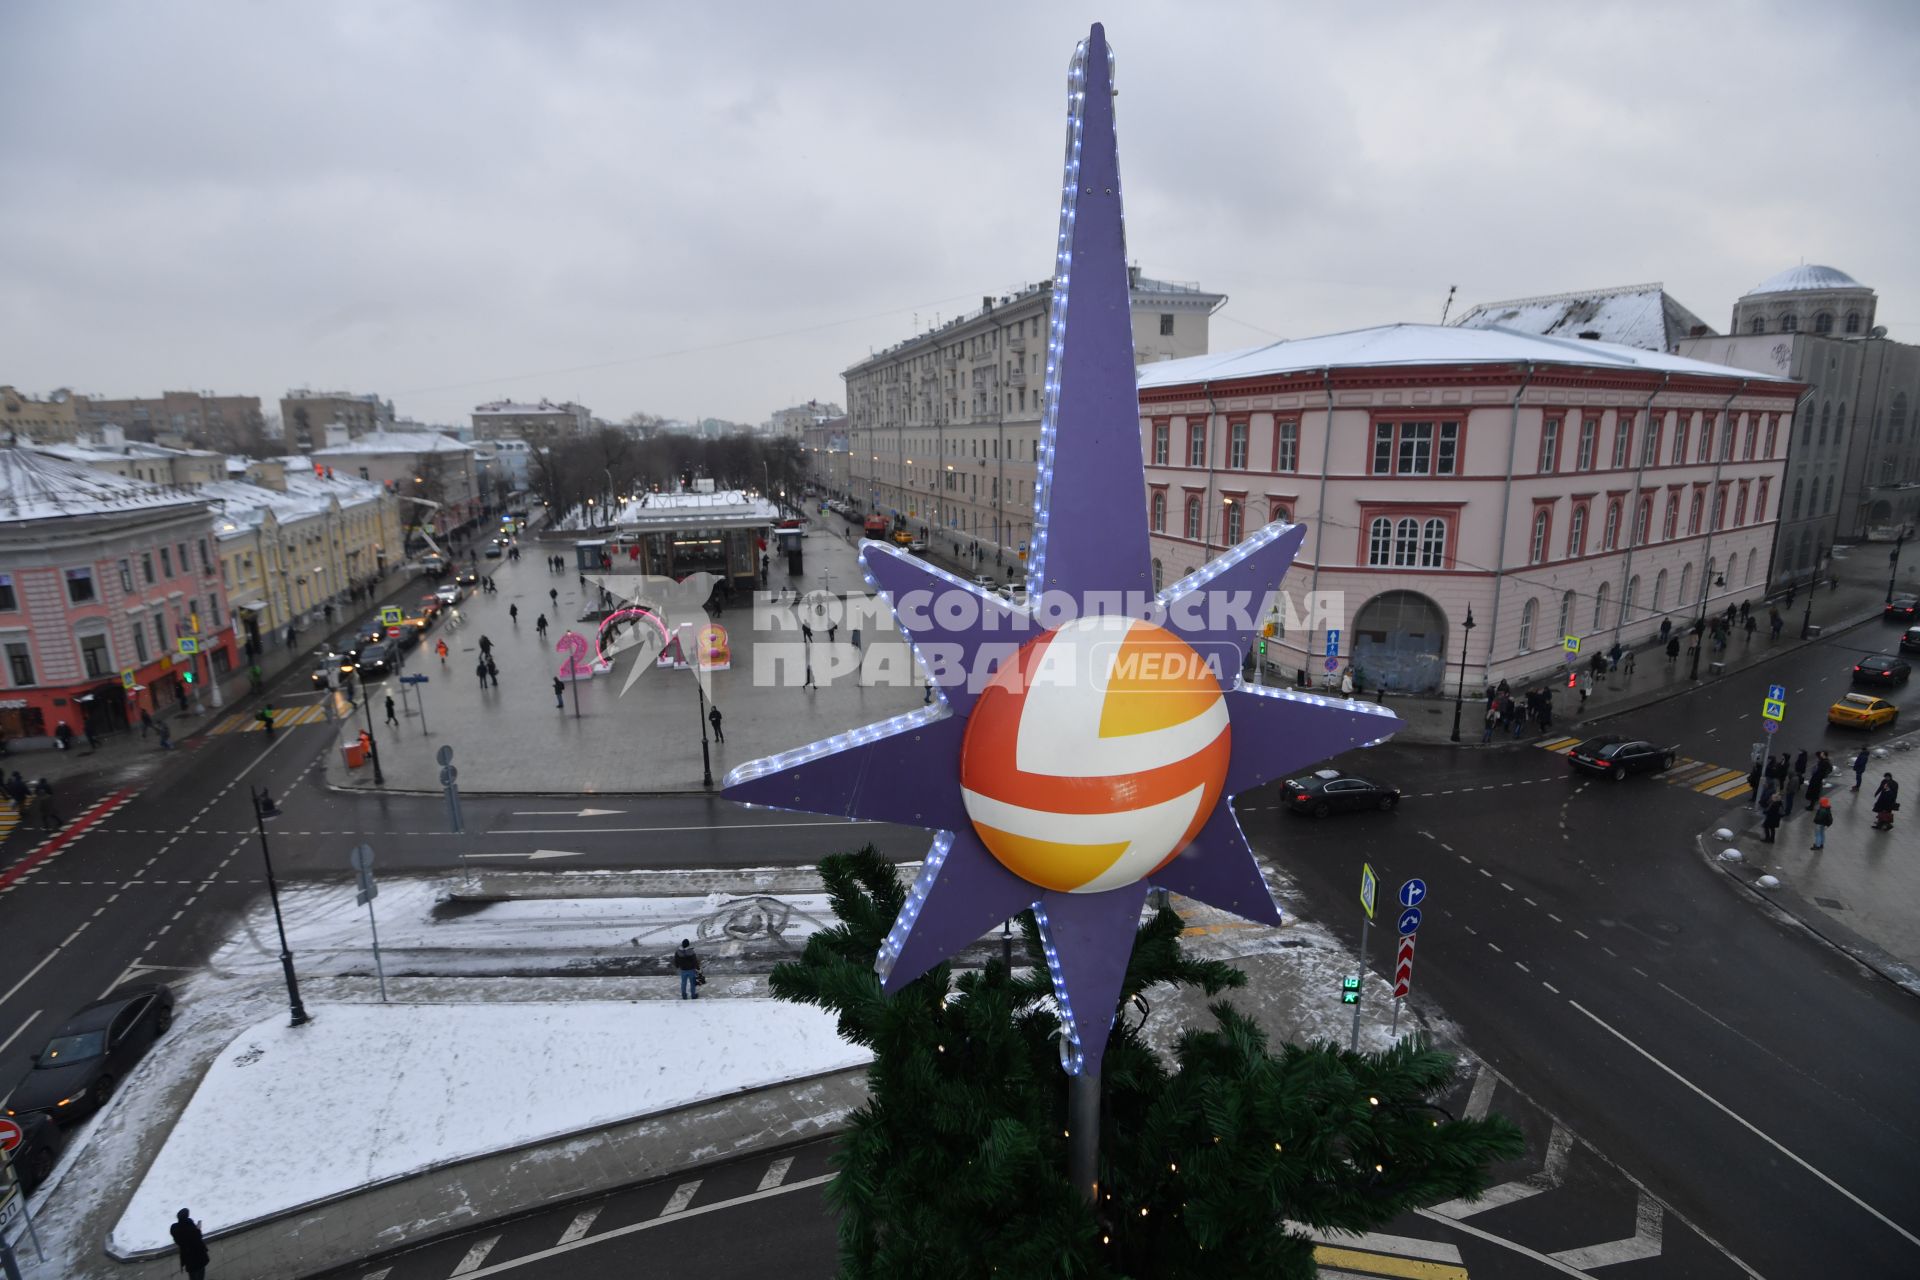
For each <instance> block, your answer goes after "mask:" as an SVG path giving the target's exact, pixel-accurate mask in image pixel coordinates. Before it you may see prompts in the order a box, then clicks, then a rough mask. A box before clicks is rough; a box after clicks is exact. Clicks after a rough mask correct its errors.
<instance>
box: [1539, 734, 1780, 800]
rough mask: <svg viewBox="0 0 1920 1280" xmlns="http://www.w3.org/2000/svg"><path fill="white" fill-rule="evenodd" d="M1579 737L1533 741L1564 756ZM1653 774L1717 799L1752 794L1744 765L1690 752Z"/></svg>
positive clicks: (1578, 741)
mask: <svg viewBox="0 0 1920 1280" xmlns="http://www.w3.org/2000/svg"><path fill="white" fill-rule="evenodd" d="M1582 741H1584V739H1581V738H1546V739H1543V740H1541V741H1539V742H1536V743H1535V744H1534V745H1535V746H1537V747H1539V748H1540V749H1541V750H1542V751H1551V752H1553V753H1554V754H1555V755H1557V756H1564V755H1565V754H1567V752H1569V751H1571V750H1573V749H1574V747H1576V746H1577V745H1579V744H1580V743H1581V742H1582ZM1653 776H1654V777H1655V778H1656V779H1657V780H1659V781H1661V782H1664V783H1666V784H1667V785H1668V786H1670V787H1685V788H1687V790H1689V791H1697V792H1699V793H1700V794H1701V795H1704V796H1712V797H1713V798H1714V799H1716V800H1738V799H1740V798H1741V797H1743V796H1750V795H1752V794H1753V788H1751V787H1749V786H1748V785H1747V771H1746V770H1745V769H1729V768H1727V767H1726V766H1725V765H1718V764H1714V763H1712V762H1711V761H1707V760H1695V759H1694V758H1693V757H1692V756H1677V757H1675V758H1674V762H1673V768H1671V769H1668V770H1666V771H1664V772H1662V773H1656V774H1654V775H1653Z"/></svg>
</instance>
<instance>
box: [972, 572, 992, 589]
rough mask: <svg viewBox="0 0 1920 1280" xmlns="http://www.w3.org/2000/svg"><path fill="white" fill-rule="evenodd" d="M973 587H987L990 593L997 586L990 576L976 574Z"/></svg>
mask: <svg viewBox="0 0 1920 1280" xmlns="http://www.w3.org/2000/svg"><path fill="white" fill-rule="evenodd" d="M973 585H974V586H976V587H985V588H986V589H987V590H988V591H991V590H993V588H994V586H995V585H996V584H995V583H994V580H993V577H992V576H991V575H990V574H985V573H976V574H974V575H973Z"/></svg>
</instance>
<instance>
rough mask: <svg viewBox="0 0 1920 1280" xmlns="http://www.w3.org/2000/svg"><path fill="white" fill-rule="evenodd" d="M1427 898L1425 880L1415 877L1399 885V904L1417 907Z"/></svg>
mask: <svg viewBox="0 0 1920 1280" xmlns="http://www.w3.org/2000/svg"><path fill="white" fill-rule="evenodd" d="M1426 900H1427V882H1426V881H1425V880H1422V879H1420V878H1419V877H1417V876H1416V877H1415V878H1414V879H1412V880H1409V881H1407V882H1406V883H1405V884H1403V885H1401V886H1400V905H1401V906H1403V907H1417V906H1419V905H1420V904H1421V903H1422V902H1425V901H1426Z"/></svg>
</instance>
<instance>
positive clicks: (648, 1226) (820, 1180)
mask: <svg viewBox="0 0 1920 1280" xmlns="http://www.w3.org/2000/svg"><path fill="white" fill-rule="evenodd" d="M833 1177H834V1175H832V1174H831V1173H823V1174H821V1175H820V1176H819V1177H817V1178H807V1179H805V1180H803V1181H800V1182H789V1183H786V1184H784V1185H782V1186H778V1187H775V1188H773V1189H772V1190H771V1191H750V1192H748V1193H747V1194H746V1195H743V1196H735V1197H734V1198H733V1199H731V1200H716V1201H714V1202H713V1203H712V1204H703V1205H697V1206H695V1207H694V1208H691V1209H688V1210H686V1211H685V1212H683V1213H676V1214H674V1215H673V1216H672V1217H660V1218H643V1219H641V1220H640V1221H639V1222H632V1223H628V1224H627V1225H626V1226H624V1227H615V1228H614V1229H613V1230H611V1231H602V1232H601V1233H600V1234H599V1235H597V1236H588V1237H586V1238H585V1239H583V1240H575V1241H572V1242H571V1243H568V1244H557V1245H555V1246H553V1248H551V1249H542V1250H540V1251H539V1252H538V1253H529V1254H526V1255H524V1256H522V1257H518V1258H513V1259H511V1260H509V1261H507V1262H496V1263H494V1264H493V1265H492V1266H490V1267H482V1268H481V1269H480V1270H478V1271H474V1272H471V1273H469V1274H470V1280H481V1277H483V1276H497V1275H505V1274H506V1273H507V1272H509V1271H514V1270H518V1269H519V1268H521V1267H526V1266H532V1265H533V1264H534V1263H537V1262H545V1261H547V1260H548V1259H549V1258H557V1257H559V1256H560V1255H561V1254H563V1253H571V1252H573V1251H574V1250H575V1249H585V1248H588V1247H590V1246H592V1245H597V1244H604V1243H606V1242H607V1241H609V1240H618V1239H620V1238H621V1237H622V1236H630V1235H632V1234H633V1233H634V1232H636V1231H651V1230H653V1228H655V1227H663V1226H666V1225H668V1224H669V1223H679V1222H685V1221H686V1220H687V1219H689V1218H698V1217H700V1216H701V1215H703V1214H708V1213H718V1212H720V1211H721V1210H723V1209H735V1208H738V1207H739V1206H741V1205H743V1204H752V1203H753V1202H754V1201H756V1200H765V1199H767V1198H769V1197H771V1196H784V1195H786V1194H788V1193H789V1192H793V1191H805V1190H807V1189H808V1188H810V1187H819V1186H824V1185H826V1184H827V1183H829V1182H832V1181H833ZM1575 1274H1577V1273H1575Z"/></svg>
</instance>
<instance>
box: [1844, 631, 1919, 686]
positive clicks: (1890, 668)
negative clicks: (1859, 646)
mask: <svg viewBox="0 0 1920 1280" xmlns="http://www.w3.org/2000/svg"><path fill="white" fill-rule="evenodd" d="M1903 638H1904V637H1903ZM1912 675H1913V668H1912V667H1911V666H1908V665H1907V660H1906V659H1905V658H1889V657H1888V656H1887V655H1886V654H1884V653H1869V654H1867V655H1866V656H1864V657H1862V658H1861V659H1860V661H1858V662H1856V663H1854V664H1853V682H1854V683H1855V684H1905V683H1906V682H1907V680H1908V679H1909V678H1910V677H1911V676H1912Z"/></svg>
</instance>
